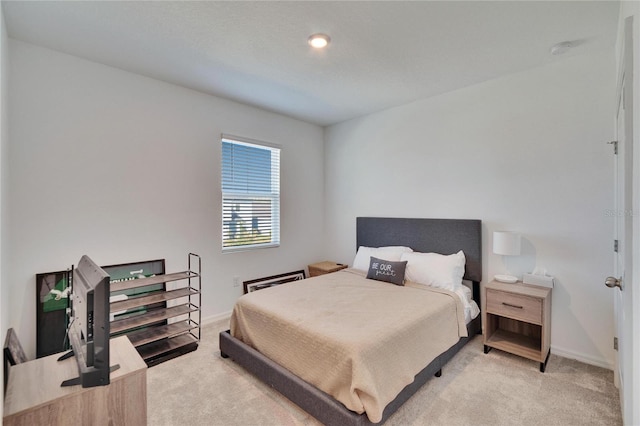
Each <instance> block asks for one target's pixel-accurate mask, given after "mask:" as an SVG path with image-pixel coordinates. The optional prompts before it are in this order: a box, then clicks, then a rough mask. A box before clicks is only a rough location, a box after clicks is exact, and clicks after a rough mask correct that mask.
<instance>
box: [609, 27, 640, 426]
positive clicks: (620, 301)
mask: <svg viewBox="0 0 640 426" xmlns="http://www.w3.org/2000/svg"><path fill="white" fill-rule="evenodd" d="M625 27H626V28H625V31H630V30H631V26H630V25H626V26H625ZM631 43H632V38H631V37H630V36H629V37H627V36H625V48H624V55H623V56H624V57H623V59H622V61H623V63H622V64H621V65H622V66H621V67H620V69H621V72H620V77H619V80H618V81H619V84H618V108H617V114H616V133H617V143H616V144H615V145H616V148H617V155H616V156H615V159H616V160H615V192H614V194H615V203H616V214H615V232H614V233H615V236H614V238H615V239H616V240H617V242H618V244H617V252H616V255H615V261H614V277H609V278H607V281H606V284H607V285H608V286H610V287H613V289H614V292H615V293H614V296H613V299H614V300H613V304H614V313H615V317H614V321H615V329H616V330H615V333H616V334H615V335H616V337H617V339H618V352H617V354H616V365H615V370H616V371H615V372H614V374H615V376H614V381H615V382H616V385H617V386H618V388H619V390H620V402H621V404H622V415H623V421H624V423H625V424H633V418H634V414H633V406H634V398H635V396H634V393H635V392H634V383H633V382H634V376H635V375H636V374H637V372H634V365H633V359H634V357H633V354H634V351H635V350H636V349H634V333H633V322H634V317H633V290H634V289H633V287H634V277H633V272H634V265H633V252H634V248H635V251H638V248H639V247H634V238H633V237H634V232H633V230H634V229H637V231H636V232H640V227H638V223H640V222H639V220H638V218H637V214H634V211H635V210H636V209H637V205H636V204H637V200H638V199H639V198H640V196H636V200H634V190H635V191H636V192H638V191H640V188H635V189H634V185H633V182H634V170H633V166H634V161H633V158H634V153H633V138H632V130H633V129H632V120H633V116H632V111H631V109H632V107H633V103H632V102H631V99H632V90H631V84H632V80H631V76H632V75H633V73H632V72H631V71H632V68H631V66H632V58H631V52H632V50H631V49H632V46H631V45H630V44H631ZM638 172H640V171H638V170H636V171H635V173H636V174H637V173H638ZM637 241H639V240H636V244H635V245H637Z"/></svg>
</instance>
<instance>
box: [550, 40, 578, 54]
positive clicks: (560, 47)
mask: <svg viewBox="0 0 640 426" xmlns="http://www.w3.org/2000/svg"><path fill="white" fill-rule="evenodd" d="M572 47H573V43H572V42H570V41H563V42H562V43H558V44H554V45H553V46H551V54H552V55H562V54H563V53H567V52H568V51H569V49H571V48H572Z"/></svg>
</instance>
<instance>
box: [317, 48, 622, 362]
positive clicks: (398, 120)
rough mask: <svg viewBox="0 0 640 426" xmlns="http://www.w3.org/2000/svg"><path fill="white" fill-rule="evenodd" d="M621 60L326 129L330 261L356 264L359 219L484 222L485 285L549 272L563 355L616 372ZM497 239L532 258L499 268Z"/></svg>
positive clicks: (605, 56)
mask: <svg viewBox="0 0 640 426" xmlns="http://www.w3.org/2000/svg"><path fill="white" fill-rule="evenodd" d="M614 59H615V55H614V52H613V50H611V51H610V52H608V53H602V54H597V55H591V56H575V57H570V58H559V60H558V61H557V62H556V63H554V64H551V65H549V66H545V67H542V68H537V69H533V70H530V71H527V72H522V73H519V74H515V75H511V76H507V77H504V78H500V79H497V80H493V81H489V82H486V83H483V84H479V85H475V86H472V87H468V88H465V89H462V90H458V91H455V92H451V93H448V94H444V95H441V96H438V97H435V98H431V99H426V100H422V101H418V102H415V103H412V104H409V105H405V106H401V107H397V108H394V109H391V110H387V111H383V112H380V113H377V114H372V115H369V116H366V117H363V118H359V119H354V120H351V121H348V122H345V123H341V124H338V125H335V126H332V127H330V128H328V129H327V131H326V133H325V143H326V146H325V162H326V166H325V182H326V183H325V191H326V192H325V194H326V195H325V197H326V198H325V201H326V206H327V210H326V214H325V228H326V229H327V231H331V232H328V236H329V237H328V239H327V241H326V244H327V245H326V247H327V251H329V248H332V252H333V253H335V260H337V261H342V262H352V260H353V256H354V253H355V218H356V217H357V216H366V215H371V216H397V217H434V218H470V219H481V220H482V221H483V266H484V279H483V282H485V283H486V282H487V281H488V280H490V279H491V277H493V275H495V274H498V273H504V272H505V271H506V270H507V269H509V270H510V272H512V273H515V274H517V275H518V274H519V275H521V274H522V273H523V272H530V271H531V270H532V269H533V268H534V266H536V265H538V266H544V267H546V269H547V270H548V272H549V273H550V274H552V275H555V277H556V279H557V282H556V287H555V288H554V290H553V303H552V337H551V341H552V352H554V353H557V354H561V355H565V356H570V357H575V358H578V359H581V360H583V361H586V362H590V363H593V364H597V365H602V366H607V367H611V366H612V362H613V350H612V336H613V334H612V333H613V320H612V315H613V314H612V306H611V294H610V290H608V289H607V288H606V287H605V286H604V284H603V282H604V278H605V277H606V276H607V275H609V274H610V273H611V265H612V259H613V258H612V230H613V221H612V218H611V217H608V215H607V209H611V208H612V205H613V197H612V188H613V169H612V167H613V152H612V150H611V147H610V146H608V145H606V144H605V142H606V141H609V140H611V138H612V136H613V117H614V98H615V96H614V94H615V64H614ZM494 230H510V231H518V232H520V233H522V235H523V238H524V240H523V255H522V256H521V257H520V258H518V259H515V260H514V259H509V261H508V262H507V263H506V264H505V263H504V261H503V259H502V257H500V256H497V255H494V254H493V253H492V252H491V244H492V232H493V231H494ZM336 250H337V251H336Z"/></svg>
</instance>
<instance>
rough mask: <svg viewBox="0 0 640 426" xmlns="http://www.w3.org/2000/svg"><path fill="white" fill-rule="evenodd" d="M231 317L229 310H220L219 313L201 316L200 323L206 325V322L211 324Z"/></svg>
mask: <svg viewBox="0 0 640 426" xmlns="http://www.w3.org/2000/svg"><path fill="white" fill-rule="evenodd" d="M229 318H231V311H227V312H222V313H221V314H216V315H211V316H208V317H202V324H201V325H207V324H211V323H214V322H217V321H222V320H225V319H227V320H228V319H229Z"/></svg>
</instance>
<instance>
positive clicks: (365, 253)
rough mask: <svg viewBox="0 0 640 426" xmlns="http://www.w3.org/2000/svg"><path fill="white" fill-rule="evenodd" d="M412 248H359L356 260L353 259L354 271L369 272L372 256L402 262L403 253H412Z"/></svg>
mask: <svg viewBox="0 0 640 426" xmlns="http://www.w3.org/2000/svg"><path fill="white" fill-rule="evenodd" d="M412 251H413V250H412V249H411V247H404V246H386V247H365V246H360V247H358V252H357V253H356V257H355V259H353V266H352V267H353V269H359V270H361V271H365V272H367V271H368V270H369V260H371V256H373V257H377V258H378V259H384V260H389V261H392V262H398V261H400V256H402V253H411V252H412Z"/></svg>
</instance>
